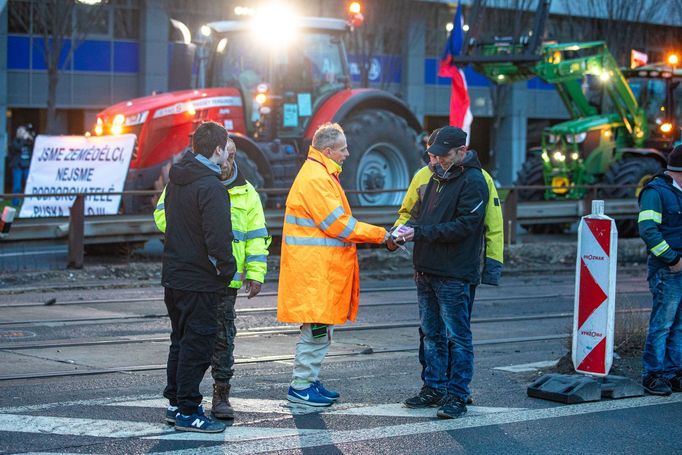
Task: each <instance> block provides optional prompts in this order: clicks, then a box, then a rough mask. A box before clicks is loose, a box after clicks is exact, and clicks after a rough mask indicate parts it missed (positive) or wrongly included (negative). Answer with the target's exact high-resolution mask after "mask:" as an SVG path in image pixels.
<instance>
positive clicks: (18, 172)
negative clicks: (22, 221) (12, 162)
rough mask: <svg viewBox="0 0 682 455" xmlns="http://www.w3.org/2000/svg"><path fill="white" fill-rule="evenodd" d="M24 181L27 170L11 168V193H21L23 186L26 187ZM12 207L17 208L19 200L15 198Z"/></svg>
mask: <svg viewBox="0 0 682 455" xmlns="http://www.w3.org/2000/svg"><path fill="white" fill-rule="evenodd" d="M26 179H28V169H22V168H20V167H13V168H12V193H23V192H24V185H26ZM12 205H13V206H15V207H17V206H18V205H19V198H18V197H15V198H13V199H12Z"/></svg>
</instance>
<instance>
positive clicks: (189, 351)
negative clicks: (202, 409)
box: [163, 288, 222, 415]
mask: <svg viewBox="0 0 682 455" xmlns="http://www.w3.org/2000/svg"><path fill="white" fill-rule="evenodd" d="M221 297H222V293H217V292H195V291H182V290H179V289H171V288H165V293H164V301H165V303H166V309H167V310H168V316H169V317H170V320H171V336H170V340H171V345H170V350H169V352H168V364H167V366H166V375H167V385H166V389H165V390H164V391H163V396H164V397H166V398H168V400H169V401H170V404H171V405H173V406H179V407H180V412H181V413H183V414H185V415H190V414H193V413H195V412H196V410H197V406H198V405H199V404H201V399H202V398H203V397H202V395H201V393H200V392H199V385H200V384H201V380H202V379H203V378H204V373H205V372H206V370H207V369H208V367H209V365H210V364H211V356H212V355H213V348H214V346H215V340H216V333H217V331H218V322H217V308H218V302H220V299H221Z"/></svg>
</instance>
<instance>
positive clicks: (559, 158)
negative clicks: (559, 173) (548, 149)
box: [552, 150, 566, 163]
mask: <svg viewBox="0 0 682 455" xmlns="http://www.w3.org/2000/svg"><path fill="white" fill-rule="evenodd" d="M552 158H553V159H554V161H556V162H558V163H563V162H564V161H566V155H564V153H563V152H562V151H561V150H557V151H556V152H554V155H552Z"/></svg>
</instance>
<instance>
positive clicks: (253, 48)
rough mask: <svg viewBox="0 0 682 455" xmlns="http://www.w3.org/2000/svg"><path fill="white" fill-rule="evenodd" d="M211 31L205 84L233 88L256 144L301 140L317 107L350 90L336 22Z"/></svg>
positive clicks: (245, 24)
mask: <svg viewBox="0 0 682 455" xmlns="http://www.w3.org/2000/svg"><path fill="white" fill-rule="evenodd" d="M208 26H209V27H210V28H211V30H212V33H211V38H212V39H211V42H210V43H211V44H210V46H211V50H210V54H209V55H210V57H209V64H208V68H207V78H206V80H207V82H208V84H210V85H211V86H213V87H237V88H238V89H239V90H240V92H241V94H242V98H243V103H244V107H245V116H246V125H247V130H248V132H249V134H250V135H252V136H253V137H254V138H255V139H256V140H258V141H270V140H272V139H274V138H282V139H286V138H297V137H301V136H302V134H303V132H304V130H305V128H306V126H307V124H308V121H309V120H310V118H311V117H312V115H313V113H314V112H315V111H316V110H317V107H318V106H319V105H320V104H321V103H323V102H324V101H325V100H326V99H327V98H329V97H330V96H331V95H333V94H334V93H337V92H338V91H340V90H343V89H346V88H349V86H350V74H349V69H348V65H347V63H346V54H345V49H344V46H343V39H342V38H343V35H344V33H346V32H347V31H348V23H347V22H346V21H344V20H341V19H332V18H314V17H302V18H296V19H295V20H291V21H279V22H278V23H277V27H274V28H273V27H267V26H266V25H264V24H262V23H261V22H259V21H257V20H255V19H254V20H250V21H249V20H243V21H221V22H213V23H210V24H208Z"/></svg>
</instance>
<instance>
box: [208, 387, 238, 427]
mask: <svg viewBox="0 0 682 455" xmlns="http://www.w3.org/2000/svg"><path fill="white" fill-rule="evenodd" d="M211 403H212V404H211V414H213V417H215V418H216V419H230V420H231V419H234V409H232V405H231V404H230V384H226V383H224V382H216V383H215V384H213V400H212V402H211Z"/></svg>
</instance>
